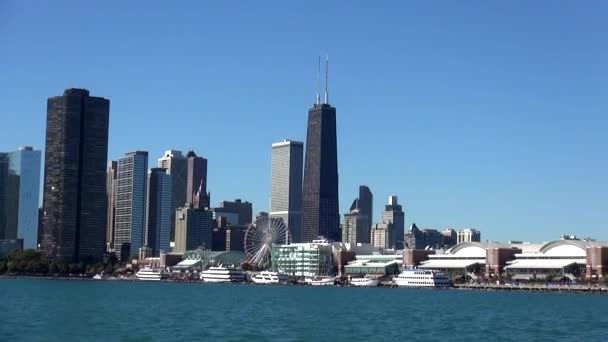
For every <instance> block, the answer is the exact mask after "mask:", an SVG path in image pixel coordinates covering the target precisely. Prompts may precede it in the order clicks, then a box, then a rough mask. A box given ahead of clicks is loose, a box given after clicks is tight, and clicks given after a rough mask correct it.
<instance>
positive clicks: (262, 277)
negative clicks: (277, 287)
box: [251, 271, 289, 284]
mask: <svg viewBox="0 0 608 342" xmlns="http://www.w3.org/2000/svg"><path fill="white" fill-rule="evenodd" d="M251 281H252V282H253V283H254V284H287V282H289V276H288V275H287V274H283V273H277V272H269V271H263V272H260V273H258V274H256V275H254V276H252V277H251Z"/></svg>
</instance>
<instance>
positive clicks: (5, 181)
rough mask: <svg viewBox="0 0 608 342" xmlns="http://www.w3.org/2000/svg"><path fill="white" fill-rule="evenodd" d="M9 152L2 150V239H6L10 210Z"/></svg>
mask: <svg viewBox="0 0 608 342" xmlns="http://www.w3.org/2000/svg"><path fill="white" fill-rule="evenodd" d="M8 164H9V158H8V153H3V152H0V240H2V239H6V231H7V229H8V228H7V225H8V221H7V210H8Z"/></svg>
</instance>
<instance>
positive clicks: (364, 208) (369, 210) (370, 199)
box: [351, 185, 374, 229]
mask: <svg viewBox="0 0 608 342" xmlns="http://www.w3.org/2000/svg"><path fill="white" fill-rule="evenodd" d="M355 207H356V208H358V209H359V212H360V213H361V214H362V215H363V216H365V217H366V218H367V220H368V227H369V229H371V227H372V222H374V217H373V215H374V195H373V194H372V191H371V190H370V189H369V187H367V186H366V185H360V186H359V197H357V199H356V200H355V201H353V204H352V205H351V210H352V209H354V208H355Z"/></svg>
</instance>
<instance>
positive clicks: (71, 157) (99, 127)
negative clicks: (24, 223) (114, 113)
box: [41, 89, 110, 261]
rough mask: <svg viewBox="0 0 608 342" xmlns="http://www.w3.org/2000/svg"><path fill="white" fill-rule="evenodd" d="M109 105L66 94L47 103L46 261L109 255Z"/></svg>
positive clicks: (80, 91) (70, 92) (85, 93)
mask: <svg viewBox="0 0 608 342" xmlns="http://www.w3.org/2000/svg"><path fill="white" fill-rule="evenodd" d="M109 114H110V101H109V100H107V99H104V98H101V97H93V96H89V92H88V91H87V90H84V89H67V90H66V91H65V92H64V94H63V96H57V97H52V98H49V99H48V102H47V122H46V149H45V158H44V196H43V233H42V243H41V247H42V249H43V251H44V252H45V254H46V255H47V256H51V257H56V258H60V259H64V260H73V261H75V260H80V259H82V258H86V257H90V258H95V259H98V258H101V257H102V255H103V253H104V251H105V231H106V189H105V177H106V163H107V158H108V124H109Z"/></svg>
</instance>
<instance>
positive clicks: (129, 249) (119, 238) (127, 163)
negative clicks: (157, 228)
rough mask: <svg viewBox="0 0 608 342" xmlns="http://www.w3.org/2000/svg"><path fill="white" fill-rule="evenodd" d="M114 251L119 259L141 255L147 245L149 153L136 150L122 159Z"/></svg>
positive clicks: (119, 168) (118, 184)
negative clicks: (141, 250) (145, 244)
mask: <svg viewBox="0 0 608 342" xmlns="http://www.w3.org/2000/svg"><path fill="white" fill-rule="evenodd" d="M117 172H118V174H117V177H116V216H115V218H114V220H115V227H114V251H115V253H116V256H117V258H118V259H119V260H123V261H126V260H128V258H129V257H131V256H133V257H134V256H137V255H138V253H139V248H140V247H142V246H143V245H144V242H145V231H146V217H147V216H146V202H147V194H148V180H147V178H148V177H147V175H148V152H145V151H135V152H130V153H127V154H125V156H124V157H123V158H121V159H119V160H118V166H117Z"/></svg>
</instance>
